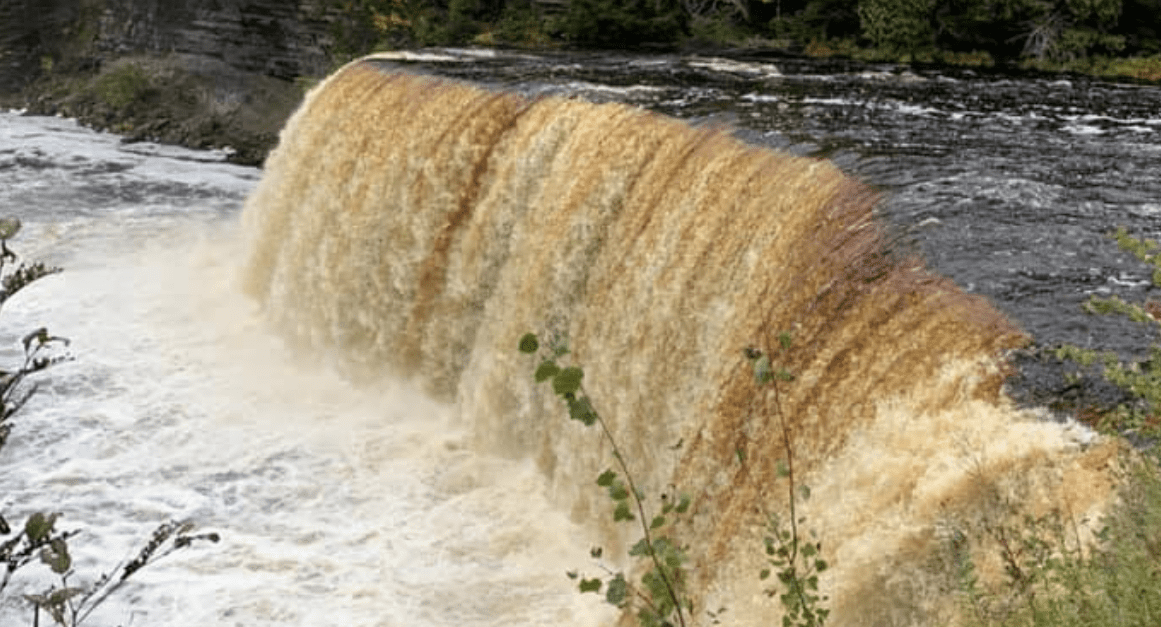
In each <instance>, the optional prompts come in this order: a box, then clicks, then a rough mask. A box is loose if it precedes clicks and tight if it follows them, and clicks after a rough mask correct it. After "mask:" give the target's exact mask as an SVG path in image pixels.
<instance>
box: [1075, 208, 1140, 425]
mask: <svg viewBox="0 0 1161 627" xmlns="http://www.w3.org/2000/svg"><path fill="white" fill-rule="evenodd" d="M1109 236H1110V237H1111V238H1113V239H1114V240H1116V242H1117V245H1118V247H1120V248H1121V249H1122V250H1124V251H1126V252H1129V253H1131V254H1132V255H1133V256H1135V257H1136V258H1137V259H1139V260H1141V261H1142V262H1144V263H1146V264H1149V265H1150V266H1151V267H1152V280H1153V284H1154V285H1155V286H1161V255H1159V254H1158V248H1159V247H1158V244H1157V242H1154V241H1152V240H1146V239H1137V238H1134V237H1132V236H1130V235H1129V234H1128V232H1127V231H1126V230H1125V229H1124V228H1123V227H1121V228H1118V229H1117V230H1116V231H1115V232H1114V233H1111V234H1109ZM1083 307H1084V310H1085V311H1086V312H1088V313H1090V314H1094V315H1115V316H1122V317H1126V318H1128V319H1130V320H1132V321H1134V322H1137V323H1140V324H1148V325H1159V324H1161V323H1159V322H1158V316H1159V315H1161V304H1158V303H1156V302H1153V301H1147V302H1146V303H1145V304H1144V305H1140V304H1137V303H1129V302H1126V301H1124V300H1122V299H1120V298H1118V297H1116V296H1113V297H1111V298H1097V297H1092V298H1090V299H1089V300H1088V301H1087V302H1086V303H1085V304H1084V305H1083ZM1054 354H1055V356H1056V358H1057V359H1061V360H1068V361H1071V362H1074V363H1076V364H1077V365H1078V366H1079V368H1080V369H1081V370H1080V371H1079V372H1077V373H1076V374H1075V375H1073V376H1076V377H1079V376H1080V375H1081V373H1082V372H1092V371H1094V370H1095V369H1096V367H1097V366H1099V367H1100V368H1099V372H1100V375H1101V376H1103V377H1104V379H1105V380H1107V381H1109V382H1111V383H1113V384H1114V385H1116V386H1117V387H1119V388H1121V389H1122V390H1124V391H1126V392H1128V393H1129V394H1130V395H1132V396H1133V397H1134V398H1135V399H1137V401H1138V402H1137V404H1136V405H1134V406H1121V407H1118V408H1115V409H1113V410H1108V411H1104V412H1101V414H1100V415H1099V416H1097V417H1096V419H1094V420H1093V423H1094V425H1093V426H1096V427H1098V428H1100V429H1102V430H1105V431H1110V432H1116V433H1130V432H1131V433H1136V434H1138V435H1142V436H1145V437H1146V438H1149V439H1152V440H1154V441H1156V440H1158V439H1161V420H1158V414H1159V413H1161V344H1158V343H1154V344H1153V345H1152V346H1150V347H1149V356H1148V357H1147V358H1146V359H1144V360H1140V361H1134V362H1122V361H1121V360H1120V358H1119V357H1118V356H1117V355H1116V354H1115V353H1113V352H1111V351H1106V352H1100V353H1098V352H1096V351H1092V350H1087V349H1082V348H1080V347H1077V346H1072V345H1068V344H1066V345H1062V346H1060V347H1058V348H1057V349H1056V350H1055V351H1054Z"/></svg>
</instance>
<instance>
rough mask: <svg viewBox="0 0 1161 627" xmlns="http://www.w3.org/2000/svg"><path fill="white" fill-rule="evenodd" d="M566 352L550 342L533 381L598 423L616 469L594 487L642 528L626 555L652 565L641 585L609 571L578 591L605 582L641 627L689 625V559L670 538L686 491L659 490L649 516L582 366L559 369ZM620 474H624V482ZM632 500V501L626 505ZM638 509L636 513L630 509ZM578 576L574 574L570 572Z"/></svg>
mask: <svg viewBox="0 0 1161 627" xmlns="http://www.w3.org/2000/svg"><path fill="white" fill-rule="evenodd" d="M519 348H520V352H522V353H526V354H530V355H534V354H537V353H538V352H540V341H539V340H538V338H537V336H536V334H534V333H528V334H525V335H524V337H522V338H520V345H519ZM568 354H569V350H568V347H567V346H566V345H565V344H564V342H563V341H559V340H558V341H554V342H553V346H552V347H550V348H548V351H547V354H546V355H545V356H543V357H542V358H541V362H540V364H539V365H538V366H537V367H536V371H535V373H534V375H533V376H534V378H535V380H536V382H537V383H543V382H546V381H551V383H552V390H553V392H554V393H556V395H557V396H559V397H560V398H561V399H562V400H563V401H564V402H565V404H566V405H567V407H568V413H569V418H571V419H573V420H577V421H579V422H581V423H582V424H584V425H585V426H588V427H591V426H593V425H594V424H596V425H599V426H600V428H601V433H602V434H603V435H604V437H605V439H607V440H608V442H609V446H610V447H611V449H612V452H613V458H614V459H615V460H616V461H617V466H618V468H619V469H620V473H619V474H618V472H617V471H615V470H613V469H606V470H605V471H604V472H602V473H601V474H600V476H598V477H597V481H596V483H597V485H598V486H600V487H602V488H605V490H606V491H607V493H608V495H609V499H610V500H612V501H613V503H614V506H613V520H614V521H616V522H630V521H634V520H636V521H637V522H638V524H639V526H640V528H641V533H642V538H641V539H640V540H639V541H638V542H637V543H636V544H634V545H633V546H632V548H630V549H629V555H630V556H632V557H636V558H641V559H647V560H648V562H649V563H650V565H651V566H652V569H650V570H648V571H646V572H645V573H644V574H643V575H642V576H641V584H640V586H634V585H632V584H631V583H630V582H629V580H627V579H626V578H625V575H624V573H623V572H616V573H614V572H612V571H611V570H610V569H608V568H605V571H606V572H607V573H609V574H610V575H611V577H610V579H609V580H608V582H607V584H606V582H604V581H602V580H601V579H600V578H584V577H581V578H580V582H579V584H578V587H579V589H580V591H581V592H582V593H584V592H593V593H599V592H600V590H601V587H602V585H604V586H605V600H606V601H607V602H608V603H609V604H611V605H614V606H616V607H618V608H622V609H623V608H625V607H627V606H628V605H629V604H630V602H631V601H632V599H637V600H638V601H639V603H640V606H639V609H638V613H637V619H638V621H639V622H640V624H641V625H643V626H645V627H667V626H670V627H671V626H674V625H680V626H681V627H685V625H686V624H687V614H690V613H692V612H693V601H692V599H690V598H689V597H688V596H687V595H686V591H685V577H684V573H683V567H684V565H685V563H686V562H687V561H688V559H689V558H688V555H687V553H686V547H683V546H681V545H680V544H678V543H677V542H675V541H674V540H673V538H671V537H670V535H669V532H670V531H671V530H672V526H673V523H674V521H675V519H676V518H677V517H678V516H680V515H681V514H684V513H685V512H686V511H688V509H689V506H690V497H689V496H688V495H685V494H680V495H678V494H672V495H670V494H663V495H662V496H661V499H662V503H663V504H662V507H661V513H660V514H657V515H656V516H653V517H652V518H650V517H649V516H648V515H647V514H646V511H645V503H644V495H643V493H642V492H641V490H640V489H638V487H637V484H636V482H635V481H634V480H633V474H632V473H631V472H630V471H629V466H628V464H627V463H626V460H625V456H624V454H622V452H621V449H620V447H618V446H617V442H616V439H615V438H613V434H612V432H611V431H610V430H609V426H608V424H607V423H606V422H605V420H604V418H602V417H601V415H600V414H599V413H598V412H597V410H596V409H595V408H594V407H593V403H592V400H591V399H590V397H589V395H588V393H587V392H586V391H585V389H584V385H583V383H582V380H583V379H584V370H583V369H581V368H580V367H577V366H567V367H561V366H560V365H559V364H558V363H557V362H558V360H560V359H561V358H563V357H565V356H566V355H568ZM621 477H624V480H622V478H621ZM630 501H632V503H630ZM634 509H636V513H634V512H633V510H634ZM601 554H602V550H601V549H600V548H594V549H593V551H592V556H593V558H594V559H596V558H600V556H601ZM568 575H569V577H570V578H572V579H576V578H577V577H578V575H577V573H576V572H569V573H568Z"/></svg>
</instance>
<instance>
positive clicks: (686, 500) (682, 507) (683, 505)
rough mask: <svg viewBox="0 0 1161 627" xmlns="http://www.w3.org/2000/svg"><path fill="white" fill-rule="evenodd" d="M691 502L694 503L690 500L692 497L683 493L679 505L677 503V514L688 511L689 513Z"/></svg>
mask: <svg viewBox="0 0 1161 627" xmlns="http://www.w3.org/2000/svg"><path fill="white" fill-rule="evenodd" d="M691 502H692V499H691V498H690V496H689V495H688V494H686V493H685V492H682V493H681V498H680V499H679V500H678V503H677V513H678V514H684V513H685V512H686V511H688V510H689V504H690V503H691Z"/></svg>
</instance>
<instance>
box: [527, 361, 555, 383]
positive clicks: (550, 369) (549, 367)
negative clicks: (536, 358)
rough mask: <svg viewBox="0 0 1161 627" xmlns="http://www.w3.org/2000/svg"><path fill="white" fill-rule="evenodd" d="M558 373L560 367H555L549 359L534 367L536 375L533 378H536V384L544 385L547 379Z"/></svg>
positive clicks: (553, 362)
mask: <svg viewBox="0 0 1161 627" xmlns="http://www.w3.org/2000/svg"><path fill="white" fill-rule="evenodd" d="M558 372H560V366H557V365H556V362H555V361H552V360H551V359H545V360H544V361H542V362H540V365H539V366H537V367H536V374H535V375H533V376H534V377H535V378H536V382H537V383H544V382H545V381H547V380H548V379H551V378H552V377H555V376H556V373H558Z"/></svg>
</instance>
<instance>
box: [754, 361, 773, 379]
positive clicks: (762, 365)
mask: <svg viewBox="0 0 1161 627" xmlns="http://www.w3.org/2000/svg"><path fill="white" fill-rule="evenodd" d="M754 380H755V381H757V382H758V385H765V384H767V383H769V382H771V381H773V380H774V371H773V370H772V369H771V367H770V357H769V356H768V355H762V356H761V357H759V358H757V359H755V360H754Z"/></svg>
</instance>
